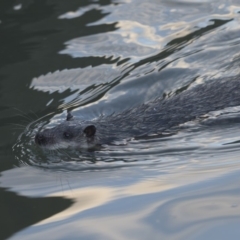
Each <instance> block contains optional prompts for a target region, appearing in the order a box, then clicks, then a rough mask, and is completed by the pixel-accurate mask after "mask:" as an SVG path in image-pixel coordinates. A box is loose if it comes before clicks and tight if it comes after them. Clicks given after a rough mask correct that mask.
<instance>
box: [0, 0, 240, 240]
mask: <svg viewBox="0 0 240 240" xmlns="http://www.w3.org/2000/svg"><path fill="white" fill-rule="evenodd" d="M239 11H240V2H239V1H193V0H192V1H155V0H151V1H148V2H146V1H141V0H136V1H135V0H121V1H113V0H112V1H106V0H100V1H85V0H84V1H81V2H79V1H74V0H71V1H57V0H45V1H37V0H25V1H24V0H22V1H9V0H3V1H1V3H0V34H1V38H0V46H1V48H0V49H1V50H0V53H1V56H3V57H2V58H0V81H1V82H0V98H1V101H0V102H1V104H0V111H1V114H0V122H1V130H2V134H1V136H2V138H1V140H0V171H1V175H0V187H1V188H0V196H1V197H0V199H1V200H0V210H1V213H2V214H1V218H0V224H1V229H2V230H1V231H0V238H1V239H6V238H10V239H43V238H49V236H51V239H111V240H112V239H146V238H150V239H195V240H200V239H204V240H205V239H239V235H240V231H239V227H238V226H239V223H240V209H239V208H240V205H239V204H240V202H239V199H240V198H239V193H240V189H239V186H238V182H239V180H240V179H239V171H240V162H239V143H240V139H239V134H238V133H239V123H240V118H239V106H236V107H232V108H226V109H223V110H220V111H214V112H210V113H208V114H207V115H206V116H204V118H199V119H196V120H194V121H191V122H188V123H185V124H183V125H182V126H180V128H178V131H176V132H175V134H168V133H164V134H165V135H164V136H162V135H161V136H151V137H149V138H145V139H131V140H130V141H125V140H123V141H122V142H120V143H119V144H115V145H106V146H104V148H102V149H99V150H96V151H80V152H76V151H75V152H69V151H60V152H57V153H56V152H55V153H51V154H50V153H48V154H47V153H44V152H43V151H41V150H39V149H38V148H37V146H36V145H35V144H34V141H33V136H34V133H35V132H36V129H37V128H38V127H39V126H40V125H41V124H48V125H49V126H54V125H56V124H58V123H59V122H61V121H63V120H64V119H65V118H66V112H67V110H72V112H73V114H74V116H76V117H79V118H82V119H87V120H91V119H96V118H98V117H99V116H104V115H109V114H113V113H115V114H116V113H121V112H122V111H124V110H127V109H130V108H133V107H136V106H139V105H140V104H143V103H147V102H149V101H153V100H154V99H156V98H159V97H163V98H170V97H171V96H173V95H175V94H181V92H183V91H186V89H188V88H191V87H194V86H195V85H197V84H207V83H208V82H209V81H212V80H213V79H218V78H226V77H231V76H237V75H238V74H239V62H240V55H239V51H238V50H240V46H239V44H240V31H239ZM189 101H191V99H189ZM183 107H184V106H183Z"/></svg>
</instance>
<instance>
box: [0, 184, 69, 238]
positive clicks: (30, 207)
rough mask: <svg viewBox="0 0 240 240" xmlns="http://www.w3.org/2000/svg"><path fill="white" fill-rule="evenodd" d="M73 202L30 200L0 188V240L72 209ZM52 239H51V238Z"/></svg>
mask: <svg viewBox="0 0 240 240" xmlns="http://www.w3.org/2000/svg"><path fill="white" fill-rule="evenodd" d="M72 204H73V201H72V200H70V199H64V198H60V197H47V198H37V197H36V198H28V197H23V196H18V195H17V194H16V193H12V192H9V191H8V190H7V189H5V188H0V212H1V217H0V226H1V231H0V239H6V238H9V237H10V236H11V235H13V234H15V233H16V232H18V231H20V230H22V229H23V228H26V227H28V226H31V225H33V224H35V223H37V222H39V221H42V220H44V219H46V218H49V217H50V216H52V215H54V214H56V213H59V212H61V211H63V210H65V209H66V208H68V207H70V206H71V205H72ZM50 238H51V237H50Z"/></svg>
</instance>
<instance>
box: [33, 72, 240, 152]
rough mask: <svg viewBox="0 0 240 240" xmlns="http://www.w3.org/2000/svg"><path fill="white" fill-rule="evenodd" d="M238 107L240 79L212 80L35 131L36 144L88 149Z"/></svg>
mask: <svg viewBox="0 0 240 240" xmlns="http://www.w3.org/2000/svg"><path fill="white" fill-rule="evenodd" d="M238 105H240V77H229V78H225V79H218V80H213V81H211V82H210V83H206V84H200V85H197V86H195V87H193V88H190V89H188V90H185V91H183V92H181V93H179V94H177V95H175V96H172V97H171V98H168V99H162V98H158V99H156V100H155V101H152V102H149V103H147V104H143V105H140V106H138V107H136V108H132V109H130V110H128V111H124V112H122V113H120V114H117V115H111V116H107V117H101V118H99V119H96V120H93V121H82V120H77V119H74V118H73V117H72V115H71V114H68V117H67V120H66V121H64V122H63V123H61V124H59V125H57V126H56V127H54V128H51V129H45V130H43V131H42V132H38V133H37V135H36V137H35V142H36V143H37V144H38V145H40V146H42V147H45V148H48V149H58V148H67V147H79V148H90V147H93V146H95V145H102V144H108V143H111V142H114V141H116V140H123V139H129V138H133V137H139V136H144V135H149V134H157V133H161V132H163V131H166V130H168V129H170V128H172V127H174V126H177V125H179V124H182V123H185V122H188V121H191V120H194V119H195V118H197V117H200V116H202V115H204V114H206V113H209V112H211V111H215V110H220V109H224V108H226V107H234V106H238Z"/></svg>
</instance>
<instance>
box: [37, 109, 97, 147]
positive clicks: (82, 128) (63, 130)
mask: <svg viewBox="0 0 240 240" xmlns="http://www.w3.org/2000/svg"><path fill="white" fill-rule="evenodd" d="M72 118H73V117H72V115H71V113H68V115H67V119H66V121H64V122H63V123H61V124H59V125H57V126H56V127H54V128H50V129H45V130H43V131H41V132H38V133H37V134H36V136H35V143H36V144H37V145H39V146H41V147H43V148H46V149H59V148H68V147H76V148H89V147H92V146H93V145H94V136H95V133H96V127H95V126H94V125H87V124H86V123H83V122H79V121H75V120H73V119H72Z"/></svg>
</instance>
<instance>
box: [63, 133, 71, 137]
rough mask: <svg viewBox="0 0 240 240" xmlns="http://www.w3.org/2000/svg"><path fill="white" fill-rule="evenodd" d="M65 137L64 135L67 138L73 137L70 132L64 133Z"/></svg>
mask: <svg viewBox="0 0 240 240" xmlns="http://www.w3.org/2000/svg"><path fill="white" fill-rule="evenodd" d="M63 135H64V137H65V138H70V137H71V134H70V133H69V132H64V133H63Z"/></svg>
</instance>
